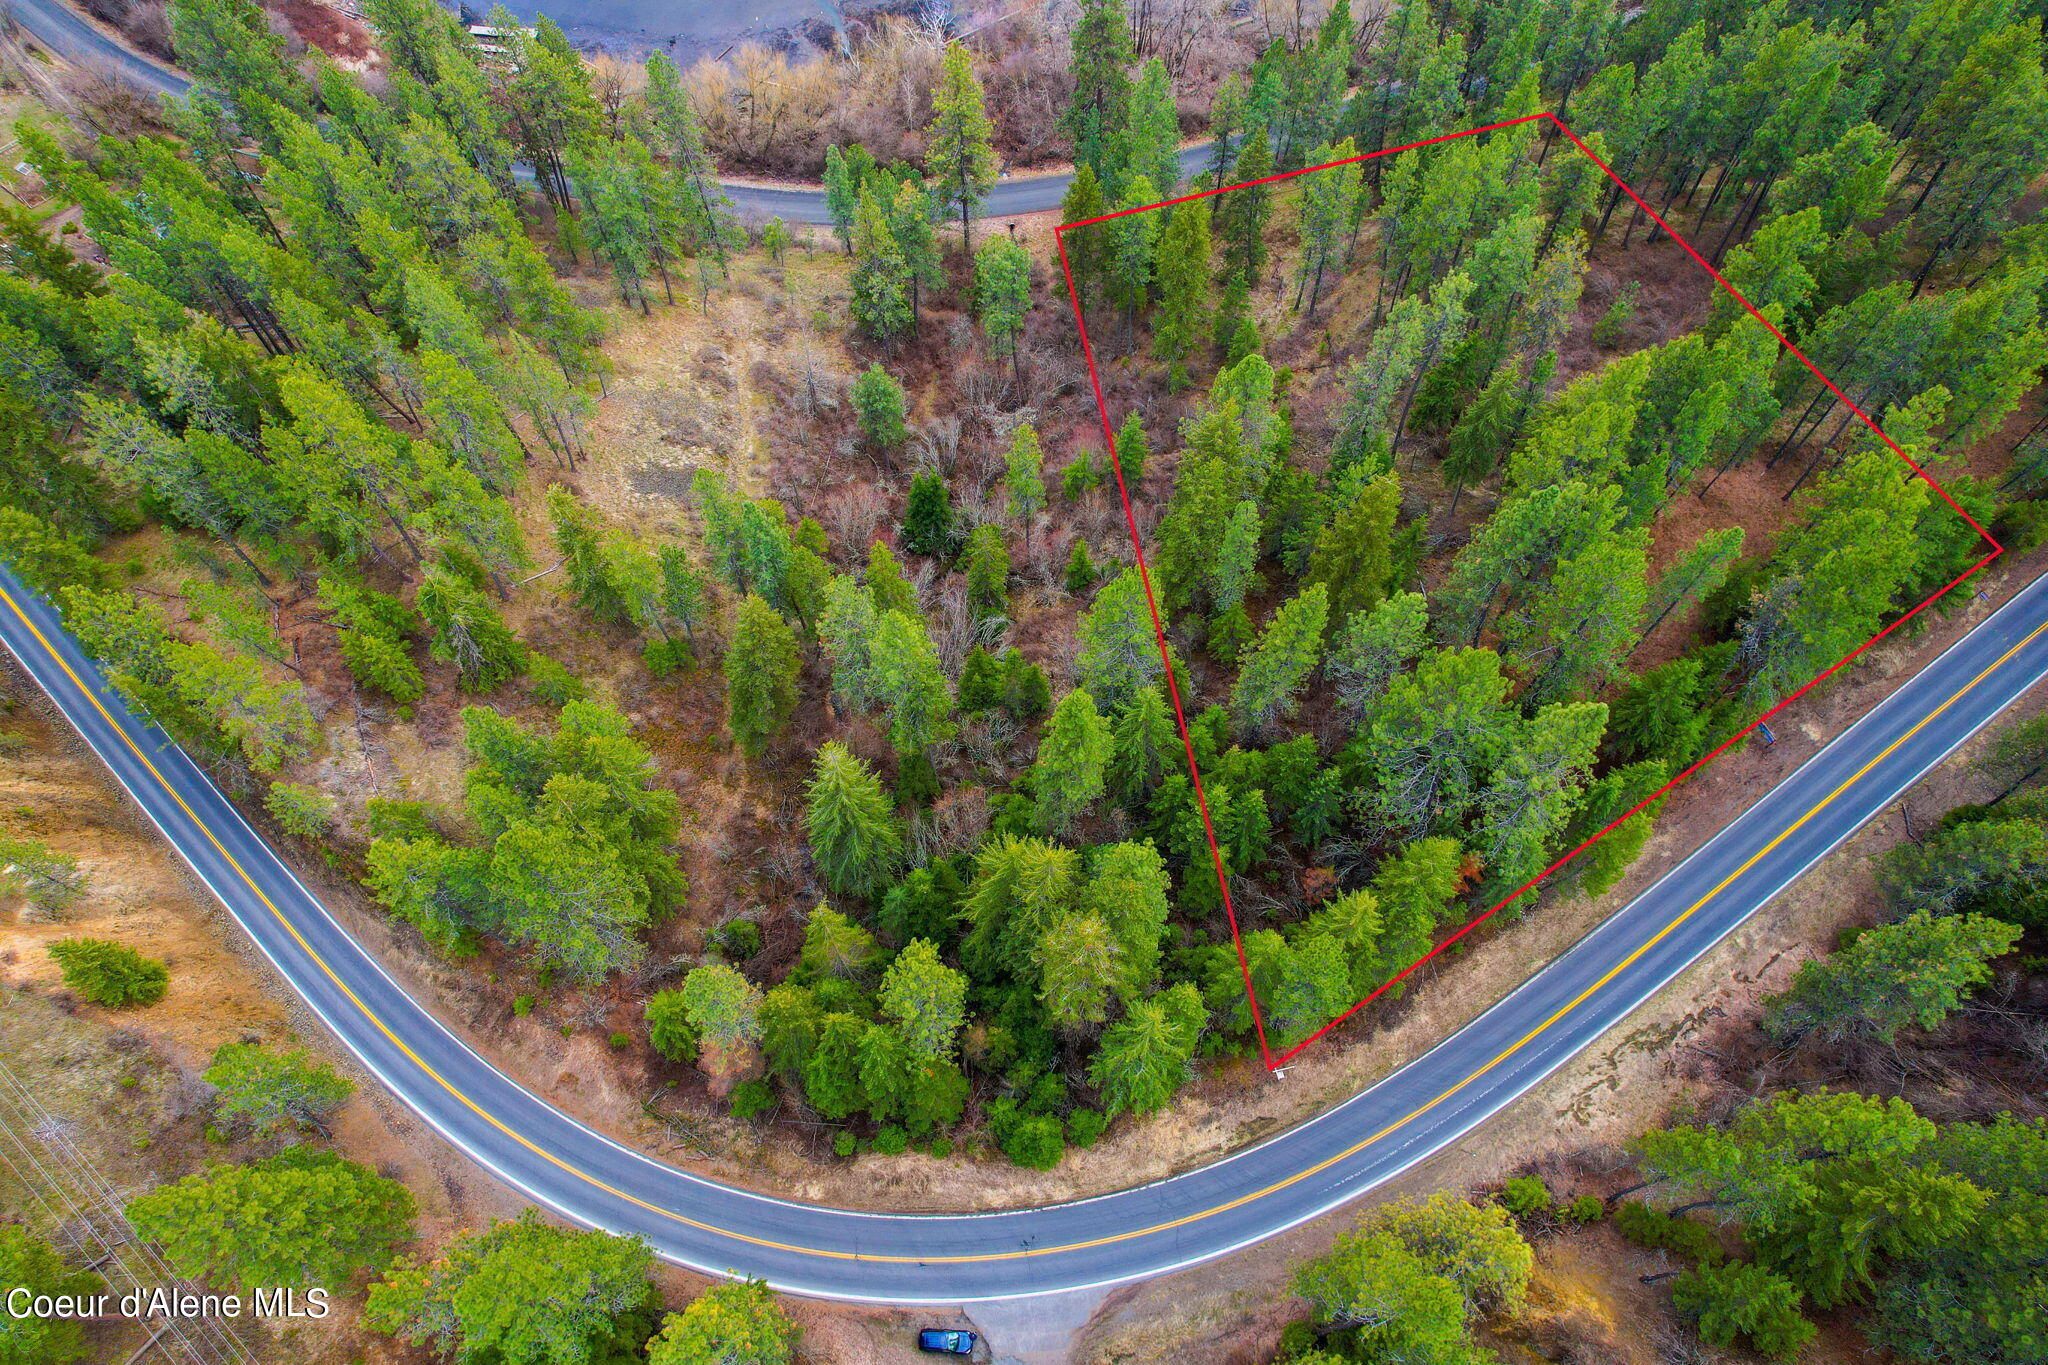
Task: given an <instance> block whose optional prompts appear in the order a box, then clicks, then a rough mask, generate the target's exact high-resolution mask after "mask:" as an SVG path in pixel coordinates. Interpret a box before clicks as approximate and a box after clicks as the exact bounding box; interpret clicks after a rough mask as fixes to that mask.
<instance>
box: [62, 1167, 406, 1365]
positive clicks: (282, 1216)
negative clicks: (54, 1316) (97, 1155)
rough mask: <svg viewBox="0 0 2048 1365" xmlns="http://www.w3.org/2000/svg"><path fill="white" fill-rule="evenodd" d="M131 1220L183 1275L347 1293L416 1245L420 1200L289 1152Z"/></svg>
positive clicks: (205, 1178) (172, 1188) (171, 1197)
mask: <svg viewBox="0 0 2048 1365" xmlns="http://www.w3.org/2000/svg"><path fill="white" fill-rule="evenodd" d="M126 1212H127V1215H128V1220H129V1221H130V1222H131V1223H133V1224H134V1226H135V1229H136V1231H137V1232H138V1233H140V1234H141V1235H142V1236H144V1237H146V1238H148V1239H149V1240H150V1241H152V1242H155V1243H156V1244H157V1245H158V1246H159V1247H161V1248H162V1249H163V1253H164V1259H165V1260H166V1261H168V1262H169V1263H170V1266H171V1268H172V1269H173V1270H175V1271H176V1272H177V1273H178V1274H180V1275H184V1276H190V1277H193V1278H200V1277H204V1278H205V1279H206V1280H207V1281H208V1283H210V1284H213V1285H216V1286H219V1287H221V1288H223V1289H231V1290H239V1291H244V1292H246V1291H249V1290H252V1289H258V1288H268V1287H269V1286H271V1285H277V1284H297V1285H309V1286H312V1285H317V1286H324V1287H325V1288H327V1289H329V1290H331V1291H334V1292H341V1291H344V1290H346V1289H347V1288H348V1287H349V1282H350V1281H351V1280H352V1279H353V1278H354V1277H355V1274H356V1272H357V1271H359V1270H370V1271H373V1272H374V1271H381V1270H382V1269H383V1268H384V1267H385V1266H386V1265H388V1264H390V1262H391V1259H392V1257H393V1256H394V1255H396V1254H397V1250H398V1247H399V1246H400V1245H402V1244H403V1243H405V1242H406V1241H408V1240H410V1239H411V1236H412V1215H413V1199H412V1195H411V1194H410V1193H408V1192H407V1191H406V1188H405V1186H403V1185H401V1184H399V1183H398V1182H397V1181H395V1180H387V1179H385V1178H384V1177H382V1176H380V1175H377V1174H376V1173H375V1172H373V1171H370V1170H368V1169H367V1168H365V1167H362V1166H358V1165H357V1164H356V1163H355V1162H353V1161H345V1160H343V1159H342V1158H341V1157H340V1156H337V1155H336V1154H335V1153H333V1152H318V1151H313V1150H311V1149H310V1148H306V1147H287V1148H285V1149H284V1150H283V1151H281V1152H278V1153H277V1154H275V1155H273V1156H269V1157H265V1158H263V1159H262V1160H259V1161H252V1162H250V1163H248V1164H247V1165H241V1166H216V1167H214V1168H213V1169H211V1170H209V1171H207V1172H205V1173H203V1174H199V1175H189V1176H186V1177H185V1178H184V1179H183V1180H180V1181H178V1182H177V1183H175V1184H170V1185H160V1186H158V1187H157V1188H156V1189H154V1190H151V1191H150V1192H149V1193H147V1194H144V1195H141V1196H139V1197H138V1198H135V1199H132V1200H130V1201H129V1202H128V1207H127V1210H126ZM44 1358H45V1359H47V1357H44Z"/></svg>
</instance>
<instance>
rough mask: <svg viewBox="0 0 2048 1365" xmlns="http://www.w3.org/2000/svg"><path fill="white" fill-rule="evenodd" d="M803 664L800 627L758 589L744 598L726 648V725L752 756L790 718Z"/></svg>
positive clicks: (748, 754)
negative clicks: (799, 651)
mask: <svg viewBox="0 0 2048 1365" xmlns="http://www.w3.org/2000/svg"><path fill="white" fill-rule="evenodd" d="M801 666H802V661H801V660H800V659H799V658H798V656H797V643H796V632H794V631H793V630H791V629H790V628H789V626H788V624H787V623H786V622H784V621H783V619H782V618H781V617H780V616H778V615H776V613H775V609H774V608H773V607H771V606H769V605H768V604H767V603H766V602H764V601H763V600H762V599H761V598H760V596H759V595H758V594H755V593H748V594H747V595H746V596H745V597H743V598H741V599H740V603H739V610H738V612H737V613H736V615H735V618H734V622H733V631H732V644H731V646H730V647H729V648H727V650H726V652H725V704H726V717H727V725H728V727H729V728H730V729H731V731H732V735H733V738H734V739H735V740H737V741H738V742H739V746H740V748H741V749H743V750H745V751H746V753H747V756H748V757H750V758H759V757H760V756H761V755H762V753H764V752H765V751H766V749H767V747H768V741H769V740H770V739H771V738H773V737H774V736H775V735H776V734H777V733H778V732H780V731H781V729H782V727H783V726H784V725H786V724H787V723H788V722H789V717H790V713H791V712H792V711H794V710H795V709H796V680H797V673H798V671H799V669H800V668H801Z"/></svg>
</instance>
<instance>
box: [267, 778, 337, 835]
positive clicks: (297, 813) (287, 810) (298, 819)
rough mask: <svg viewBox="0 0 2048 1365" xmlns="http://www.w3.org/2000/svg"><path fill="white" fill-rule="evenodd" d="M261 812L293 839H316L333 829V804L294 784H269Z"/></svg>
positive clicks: (312, 791)
mask: <svg viewBox="0 0 2048 1365" xmlns="http://www.w3.org/2000/svg"><path fill="white" fill-rule="evenodd" d="M263 809H265V810H267V811H269V812H270V816H271V818H272V819H273V820H275V821H277V823H278V824H279V825H280V826H282V827H283V828H284V832H285V833H286V834H289V835H291V836H293V837H294V838H298V839H317V838H319V837H320V836H321V835H323V834H325V833H327V831H329V830H330V829H333V828H334V803H333V802H332V801H329V800H328V799H327V798H326V797H325V796H324V795H322V794H321V793H320V792H318V791H315V790H314V789H313V788H311V787H306V786H301V785H300V784H299V783H296V782H273V783H271V784H270V790H269V791H267V792H265V793H264V794H263Z"/></svg>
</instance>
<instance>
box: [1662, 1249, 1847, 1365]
mask: <svg viewBox="0 0 2048 1365" xmlns="http://www.w3.org/2000/svg"><path fill="white" fill-rule="evenodd" d="M1799 1302H1800V1293H1799V1287H1798V1286H1797V1285H1795V1284H1793V1283H1792V1282H1791V1281H1790V1280H1788V1279H1786V1278H1785V1277H1784V1276H1782V1275H1779V1274H1776V1273H1775V1272H1773V1271H1769V1270H1766V1269H1764V1267H1762V1266H1760V1265H1752V1264H1750V1263H1749V1262H1746V1261H1730V1262H1728V1263H1727V1264H1726V1265H1720V1266H1703V1267H1701V1268H1699V1269H1696V1270H1688V1271H1686V1272H1685V1273H1684V1274H1683V1275H1680V1276H1679V1277H1678V1278H1677V1279H1676V1280H1673V1281H1672V1282H1671V1306H1672V1307H1674V1308H1676V1309H1677V1310H1678V1311H1679V1312H1680V1313H1683V1314H1684V1315H1685V1316H1686V1317H1689V1318H1691V1319H1693V1320H1694V1321H1695V1322H1697V1323H1698V1324H1699V1329H1700V1337H1701V1339H1702V1340H1704V1341H1706V1342H1708V1343H1710V1344H1712V1345H1715V1346H1734V1345H1736V1344H1737V1343H1738V1342H1739V1341H1741V1340H1742V1339H1743V1338H1745V1337H1746V1338H1748V1340H1749V1344H1750V1345H1752V1346H1754V1347H1755V1348H1756V1349H1757V1351H1758V1353H1759V1354H1762V1355H1767V1356H1771V1357H1773V1358H1774V1359H1778V1360H1789V1359H1791V1358H1792V1357H1793V1356H1796V1355H1798V1354H1799V1352H1800V1350H1801V1348H1803V1347H1804V1346H1805V1345H1806V1343H1807V1342H1809V1341H1812V1340H1813V1338H1814V1335H1815V1329H1814V1326H1813V1324H1812V1323H1810V1322H1808V1321H1807V1320H1806V1318H1805V1317H1804V1316H1803V1315H1802V1314H1801V1313H1800V1311H1799Z"/></svg>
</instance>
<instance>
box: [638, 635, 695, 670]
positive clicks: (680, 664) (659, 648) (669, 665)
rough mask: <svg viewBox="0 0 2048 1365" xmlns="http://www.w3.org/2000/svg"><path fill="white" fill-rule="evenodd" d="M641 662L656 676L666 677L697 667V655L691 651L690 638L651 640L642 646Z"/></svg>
mask: <svg viewBox="0 0 2048 1365" xmlns="http://www.w3.org/2000/svg"><path fill="white" fill-rule="evenodd" d="M640 662H641V663H643V664H645V665H646V666H647V671H648V672H649V673H650V674H652V675H653V676H654V677H657V678H666V677H667V676H669V674H671V673H681V672H684V671H686V670H688V669H691V668H695V667H696V666H697V656H696V655H695V654H692V653H691V652H690V642H689V641H688V640H649V641H648V642H647V643H646V644H645V645H642V646H641V648H640Z"/></svg>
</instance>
